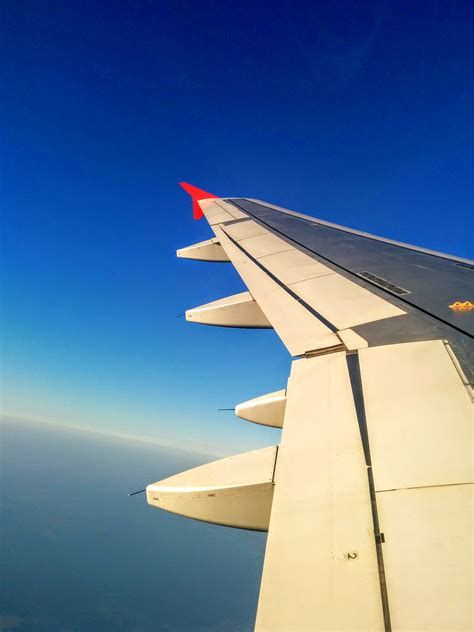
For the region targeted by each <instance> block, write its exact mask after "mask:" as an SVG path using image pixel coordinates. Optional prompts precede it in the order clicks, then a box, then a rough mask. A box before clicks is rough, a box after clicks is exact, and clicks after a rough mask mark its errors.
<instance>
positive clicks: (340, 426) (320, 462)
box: [256, 353, 384, 632]
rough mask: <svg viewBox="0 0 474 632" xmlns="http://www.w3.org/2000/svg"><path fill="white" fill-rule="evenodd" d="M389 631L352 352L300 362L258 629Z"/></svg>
mask: <svg viewBox="0 0 474 632" xmlns="http://www.w3.org/2000/svg"><path fill="white" fill-rule="evenodd" d="M383 629H384V622H383V613H382V608H381V601H380V586H379V578H378V567H377V559H376V549H375V544H374V535H373V522H372V514H371V501H370V495H369V489H368V483H367V472H366V465H365V460H364V453H363V450H362V444H361V440H360V435H359V431H358V424H357V417H356V413H355V409H354V403H353V398H352V391H351V385H350V380H349V376H348V369H347V364H346V358H345V353H332V354H329V355H324V356H319V357H315V358H305V359H301V360H296V361H294V362H293V364H292V369H291V376H290V379H289V382H288V389H287V402H286V412H285V421H284V426H283V433H282V440H281V444H280V448H279V451H278V461H277V466H276V471H275V492H274V499H273V506H272V513H271V517H270V526H269V534H268V540H267V550H266V556H265V563H264V570H263V577H262V584H261V591H260V598H259V605H258V614H257V623H256V630H257V631H258V632H270V631H275V632H276V631H277V630H278V631H282V630H301V631H303V630H338V631H342V630H347V631H349V630H366V631H369V630H370V631H375V630H377V631H379V630H380V631H381V630H383Z"/></svg>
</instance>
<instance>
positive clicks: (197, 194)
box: [179, 182, 217, 219]
mask: <svg viewBox="0 0 474 632" xmlns="http://www.w3.org/2000/svg"><path fill="white" fill-rule="evenodd" d="M179 186H180V187H181V188H182V189H184V190H185V191H186V193H189V195H190V196H191V197H192V200H193V217H194V219H201V218H202V216H203V212H202V211H201V207H200V206H199V204H198V202H199V200H206V199H208V198H216V197H217V195H213V194H212V193H208V192H207V191H203V190H202V189H198V188H197V187H193V185H192V184H188V183H187V182H180V183H179Z"/></svg>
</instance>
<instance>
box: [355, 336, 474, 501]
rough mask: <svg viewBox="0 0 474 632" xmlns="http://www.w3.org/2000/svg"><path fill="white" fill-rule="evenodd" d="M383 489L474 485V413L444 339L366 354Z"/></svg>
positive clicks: (375, 456)
mask: <svg viewBox="0 0 474 632" xmlns="http://www.w3.org/2000/svg"><path fill="white" fill-rule="evenodd" d="M360 365H361V373H362V384H363V388H364V397H365V406H366V415H367V424H368V430H369V437H370V446H371V452H372V463H373V467H374V476H375V485H376V489H377V490H382V489H385V490H386V489H399V488H406V487H421V486H427V485H447V484H457V483H467V482H472V481H474V452H473V437H474V435H473V428H474V417H473V413H474V408H473V404H472V401H471V398H470V397H469V394H468V392H467V390H466V388H465V386H464V384H463V382H462V380H461V378H460V376H459V373H458V372H457V370H456V367H455V365H454V364H453V362H452V360H451V358H450V357H449V354H448V353H447V351H446V348H445V346H444V344H443V343H442V341H440V340H433V341H426V342H412V343H404V344H397V345H388V346H384V347H373V348H369V349H363V350H361V351H360Z"/></svg>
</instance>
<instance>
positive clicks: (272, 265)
mask: <svg viewBox="0 0 474 632" xmlns="http://www.w3.org/2000/svg"><path fill="white" fill-rule="evenodd" d="M262 264H263V265H265V268H266V269H267V270H268V271H269V272H271V273H272V274H274V275H275V276H276V277H277V278H278V279H280V281H281V282H282V283H284V284H285V285H290V284H291V283H296V282H297V281H304V280H305V279H311V278H313V277H317V276H324V275H325V274H333V270H331V269H330V268H328V267H327V266H324V265H323V264H322V263H319V262H318V261H316V260H315V259H313V258H312V257H309V256H308V255H305V254H304V253H303V252H301V251H299V250H296V249H294V248H293V249H292V250H287V251H286V252H280V253H277V254H275V255H269V256H268V257H265V260H264V261H262Z"/></svg>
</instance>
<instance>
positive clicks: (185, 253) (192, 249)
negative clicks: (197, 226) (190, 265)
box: [176, 237, 230, 261]
mask: <svg viewBox="0 0 474 632" xmlns="http://www.w3.org/2000/svg"><path fill="white" fill-rule="evenodd" d="M176 256H177V257H179V258H180V259H195V260H197V261H230V259H229V257H228V256H227V255H226V253H225V251H224V249H223V248H222V246H221V245H220V243H219V242H218V241H217V239H216V238H215V237H213V238H212V239H206V240H205V241H200V242H199V243H197V244H192V245H191V246H186V248H180V249H179V250H177V251H176Z"/></svg>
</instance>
